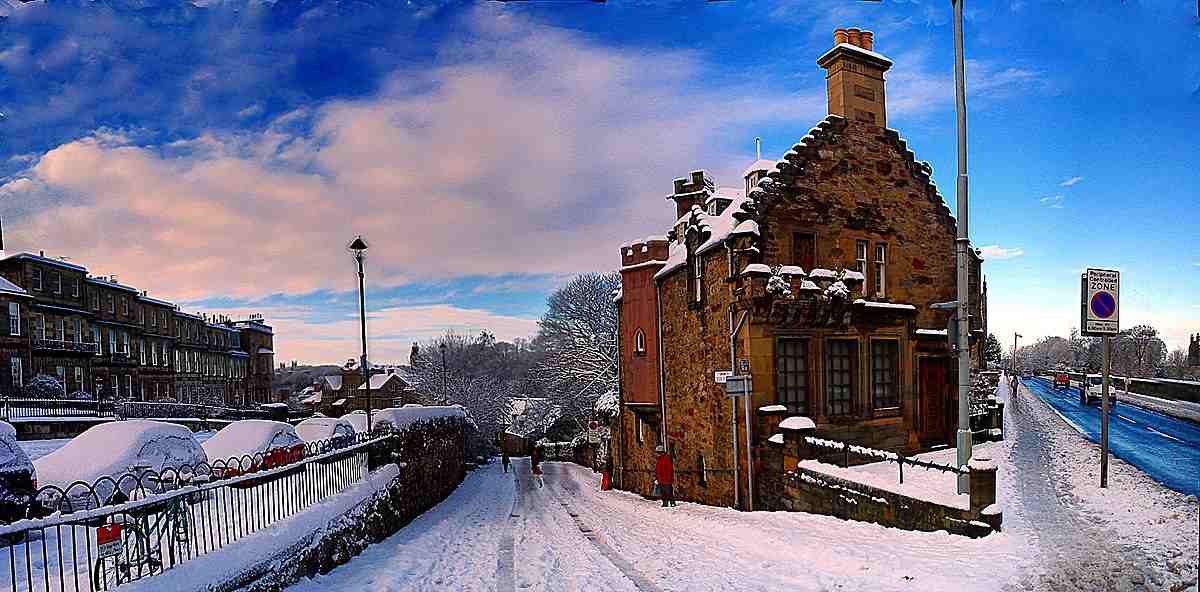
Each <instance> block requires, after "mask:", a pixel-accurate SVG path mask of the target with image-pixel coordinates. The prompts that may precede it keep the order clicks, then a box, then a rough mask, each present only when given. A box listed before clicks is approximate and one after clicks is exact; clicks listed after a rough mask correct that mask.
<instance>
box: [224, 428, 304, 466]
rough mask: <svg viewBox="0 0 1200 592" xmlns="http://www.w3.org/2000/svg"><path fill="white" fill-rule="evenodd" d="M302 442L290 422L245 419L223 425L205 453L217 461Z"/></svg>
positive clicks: (288, 446) (287, 446) (289, 446)
mask: <svg viewBox="0 0 1200 592" xmlns="http://www.w3.org/2000/svg"><path fill="white" fill-rule="evenodd" d="M303 443H304V441H303V440H301V439H300V436H297V435H296V429H295V428H293V427H292V426H291V425H290V424H287V423H284V422H282V421H271V420H267V419H244V420H241V421H235V422H233V423H231V424H229V425H227V426H225V427H224V428H221V431H219V432H217V435H215V436H213V437H212V438H209V439H208V441H207V442H205V443H204V452H205V453H206V454H208V458H209V459H210V460H213V461H216V460H226V459H230V458H237V457H241V456H243V455H251V456H253V455H254V454H256V453H266V452H269V451H271V450H275V449H279V448H291V447H293V446H295V445H297V444H303Z"/></svg>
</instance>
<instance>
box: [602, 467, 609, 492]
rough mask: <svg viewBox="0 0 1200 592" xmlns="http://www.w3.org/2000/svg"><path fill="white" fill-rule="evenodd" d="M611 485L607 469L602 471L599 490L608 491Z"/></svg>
mask: <svg viewBox="0 0 1200 592" xmlns="http://www.w3.org/2000/svg"><path fill="white" fill-rule="evenodd" d="M611 487H612V485H611V484H610V483H609V482H608V471H604V473H603V474H602V475H601V477H600V491H608V490H609V489H610V488H611Z"/></svg>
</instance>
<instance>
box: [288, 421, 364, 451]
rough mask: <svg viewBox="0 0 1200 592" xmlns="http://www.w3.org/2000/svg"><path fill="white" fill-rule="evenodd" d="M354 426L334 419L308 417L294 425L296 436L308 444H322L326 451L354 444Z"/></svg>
mask: <svg viewBox="0 0 1200 592" xmlns="http://www.w3.org/2000/svg"><path fill="white" fill-rule="evenodd" d="M355 433H356V430H355V429H354V424H351V423H350V422H349V421H348V420H345V419H340V418H336V417H310V418H308V419H306V420H304V421H302V422H300V423H298V424H296V435H298V436H300V439H302V440H304V441H305V442H308V443H310V444H311V443H313V442H322V443H324V444H325V446H324V447H325V448H326V449H334V448H344V447H346V446H349V445H351V444H353V443H354V434H355Z"/></svg>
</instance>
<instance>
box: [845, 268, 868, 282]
mask: <svg viewBox="0 0 1200 592" xmlns="http://www.w3.org/2000/svg"><path fill="white" fill-rule="evenodd" d="M866 279H867V278H866V277H865V276H863V274H862V272H860V271H854V270H852V269H848V270H846V271H844V272H842V280H851V281H858V282H862V281H866Z"/></svg>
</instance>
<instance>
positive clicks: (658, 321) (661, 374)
mask: <svg viewBox="0 0 1200 592" xmlns="http://www.w3.org/2000/svg"><path fill="white" fill-rule="evenodd" d="M654 324H655V327H656V329H657V331H656V333H655V341H656V342H657V343H655V344H654V347H655V349H657V350H658V406H659V409H660V410H661V411H662V445H663V447H664V448H666V447H667V392H666V383H667V373H666V372H667V371H666V368H664V367H663V348H662V342H663V335H662V289H661V285H660V284H659V283H658V282H654ZM670 451H671V449H670V448H667V453H668V454H670Z"/></svg>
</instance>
